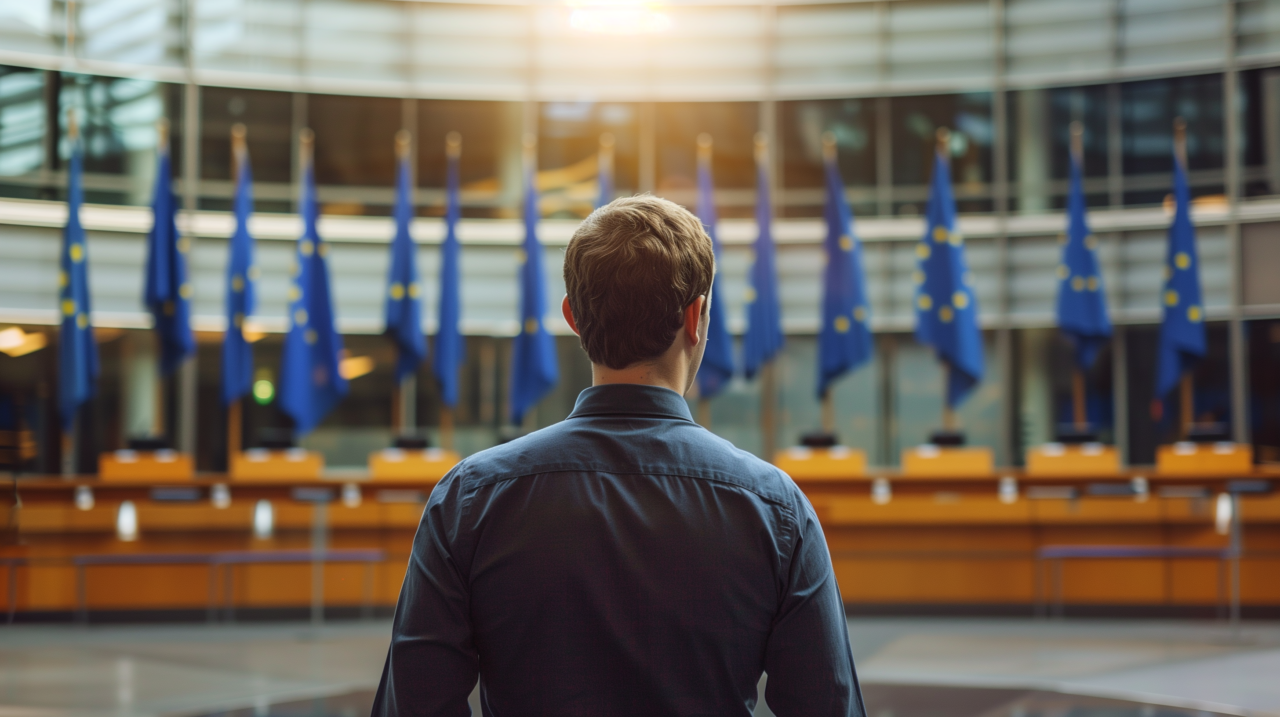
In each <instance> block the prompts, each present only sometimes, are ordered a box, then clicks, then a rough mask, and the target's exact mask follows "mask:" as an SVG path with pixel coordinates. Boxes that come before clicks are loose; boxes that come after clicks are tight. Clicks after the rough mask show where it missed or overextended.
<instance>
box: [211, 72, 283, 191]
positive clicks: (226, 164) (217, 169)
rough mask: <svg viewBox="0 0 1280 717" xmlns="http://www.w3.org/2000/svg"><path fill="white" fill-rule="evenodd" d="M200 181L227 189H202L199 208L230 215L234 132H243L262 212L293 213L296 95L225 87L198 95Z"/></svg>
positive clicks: (212, 187) (215, 88) (213, 187)
mask: <svg viewBox="0 0 1280 717" xmlns="http://www.w3.org/2000/svg"><path fill="white" fill-rule="evenodd" d="M200 113H201V115H202V120H201V124H200V132H201V137H200V176H201V177H202V178H204V179H210V180H221V181H222V182H225V184H223V185H221V186H218V185H213V186H209V185H206V184H202V185H201V187H200V193H201V195H202V200H201V206H202V207H204V208H207V209H230V207H231V194H232V192H233V191H234V188H233V187H232V186H231V183H230V181H231V127H232V126H233V125H234V124H236V123H237V122H241V123H243V124H244V126H245V130H246V133H247V134H246V136H245V139H246V141H247V143H248V147H249V162H250V167H251V168H252V170H253V181H254V186H253V194H254V199H255V202H256V205H257V208H258V210H259V211H274V212H285V211H289V210H290V207H291V204H292V200H293V189H292V187H291V186H290V182H291V180H292V177H293V170H292V161H293V159H292V158H293V138H292V136H291V131H292V126H293V95H292V94H291V93H288V92H265V91H262V90H241V89H230V88H223V87H204V88H202V89H201V90H200Z"/></svg>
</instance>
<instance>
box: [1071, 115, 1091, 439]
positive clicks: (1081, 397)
mask: <svg viewBox="0 0 1280 717" xmlns="http://www.w3.org/2000/svg"><path fill="white" fill-rule="evenodd" d="M1071 157H1072V159H1073V160H1074V161H1075V163H1076V166H1078V167H1080V172H1081V173H1082V174H1083V173H1084V125H1083V124H1082V123H1081V122H1080V120H1076V121H1074V122H1072V123H1071ZM1085 398H1086V391H1085V376H1084V369H1082V368H1081V367H1080V366H1076V367H1075V368H1074V369H1073V370H1072V372H1071V414H1072V415H1071V417H1072V423H1074V424H1075V429H1076V431H1085V430H1087V429H1088V427H1089V419H1088V413H1087V411H1086V409H1085Z"/></svg>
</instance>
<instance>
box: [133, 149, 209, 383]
mask: <svg viewBox="0 0 1280 717" xmlns="http://www.w3.org/2000/svg"><path fill="white" fill-rule="evenodd" d="M151 214H152V218H153V221H152V224H151V233H150V234H148V235H147V266H146V287H145V289H144V290H143V302H144V303H145V304H146V306H147V309H148V310H150V311H151V316H152V320H153V323H154V324H155V329H156V339H157V340H158V341H159V343H160V373H161V374H162V375H165V376H168V375H169V374H171V373H173V370H174V369H175V368H177V367H178V365H179V364H181V363H182V361H183V360H184V359H186V358H187V357H188V356H190V355H191V354H193V353H195V350H196V337H195V334H194V333H192V331H191V295H192V292H191V283H190V281H189V280H188V278H187V252H188V250H189V247H190V246H191V240H190V239H189V238H188V237H182V236H179V235H178V222H177V218H178V199H177V197H175V196H173V172H172V170H171V169H170V163H169V143H168V138H167V137H166V138H165V140H164V142H163V144H162V146H161V147H160V161H159V166H158V167H157V168H156V184H155V196H154V197H153V199H152V201H151Z"/></svg>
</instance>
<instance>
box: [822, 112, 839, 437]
mask: <svg viewBox="0 0 1280 717" xmlns="http://www.w3.org/2000/svg"><path fill="white" fill-rule="evenodd" d="M822 158H823V159H824V160H826V161H828V162H834V161H835V160H836V133H835V132H832V131H831V130H827V131H826V132H823V133H822ZM822 432H823V433H828V434H831V435H835V432H836V403H835V398H834V397H833V395H832V392H831V387H830V386H828V387H827V388H826V390H824V391H823V392H822Z"/></svg>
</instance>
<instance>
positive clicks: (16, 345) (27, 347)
mask: <svg viewBox="0 0 1280 717" xmlns="http://www.w3.org/2000/svg"><path fill="white" fill-rule="evenodd" d="M48 343H49V340H48V338H47V337H45V335H44V333H42V332H39V331H36V332H34V333H30V334H28V333H26V332H25V331H23V330H22V329H20V328H18V327H17V326H13V327H11V328H7V329H5V330H4V331H0V353H5V354H8V355H9V356H12V357H14V358H17V357H19V356H26V355H27V354H29V353H31V352H33V351H39V350H40V349H42V348H44V347H45V346H46V345H47V344H48Z"/></svg>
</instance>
